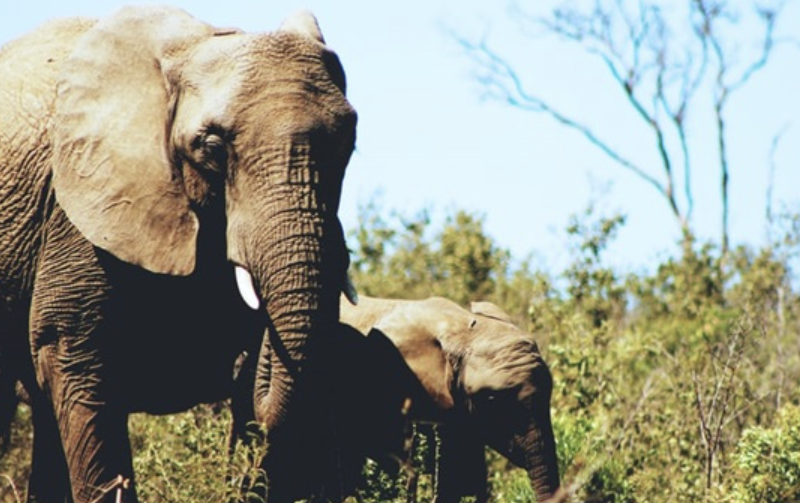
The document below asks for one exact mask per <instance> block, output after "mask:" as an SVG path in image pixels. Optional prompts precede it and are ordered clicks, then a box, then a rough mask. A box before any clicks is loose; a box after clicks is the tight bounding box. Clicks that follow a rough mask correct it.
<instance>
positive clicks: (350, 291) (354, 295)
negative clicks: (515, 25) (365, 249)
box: [342, 273, 358, 306]
mask: <svg viewBox="0 0 800 503" xmlns="http://www.w3.org/2000/svg"><path fill="white" fill-rule="evenodd" d="M342 292H344V296H345V298H347V302H349V303H350V304H352V305H354V306H356V305H358V292H357V291H356V287H355V286H354V285H353V281H352V280H351V279H350V275H349V274H347V273H344V287H343V288H342Z"/></svg>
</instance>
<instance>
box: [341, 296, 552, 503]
mask: <svg viewBox="0 0 800 503" xmlns="http://www.w3.org/2000/svg"><path fill="white" fill-rule="evenodd" d="M340 320H341V322H342V323H345V324H348V325H351V326H352V327H354V328H356V329H357V330H358V331H359V332H361V333H362V334H365V335H366V338H367V339H370V338H374V337H386V338H388V339H389V340H390V341H391V342H392V343H393V344H394V345H395V347H396V348H397V350H398V351H399V353H400V355H402V358H403V360H404V361H405V363H406V364H407V365H408V367H409V369H410V370H411V372H412V373H413V375H414V376H415V377H416V378H417V379H418V381H419V383H420V384H421V385H422V387H423V388H424V390H425V392H426V395H427V397H429V399H430V400H429V401H421V402H420V401H419V400H418V399H417V400H416V403H415V398H414V397H413V396H412V395H411V394H409V397H410V398H411V407H410V409H409V410H408V417H409V419H411V420H413V421H424V422H431V421H432V422H438V423H440V425H441V426H440V427H439V434H440V436H441V439H440V443H441V446H440V452H439V466H438V467H437V472H438V473H437V483H436V502H437V503H445V502H458V501H460V497H461V496H475V497H477V501H479V502H482V501H486V496H487V493H486V466H485V461H484V446H487V445H488V446H489V447H491V448H492V449H494V450H496V451H497V452H498V453H500V454H501V455H503V456H505V457H506V458H508V460H509V461H511V462H512V463H513V464H515V465H517V466H519V467H522V468H525V469H526V470H527V471H528V475H529V477H530V481H531V484H532V486H533V489H534V491H535V493H536V496H537V501H558V500H559V499H560V498H561V493H562V491H560V490H559V487H560V482H559V474H558V463H557V458H556V450H555V439H554V437H553V429H552V425H551V420H550V394H551V390H552V378H551V375H550V371H549V370H548V368H547V365H546V364H545V362H544V360H542V357H541V354H540V353H539V349H538V347H537V345H536V342H535V341H534V339H533V336H532V335H531V334H529V333H527V332H525V331H523V330H520V329H519V328H518V327H517V326H515V325H514V324H513V323H512V322H511V320H510V318H509V316H508V315H507V314H506V313H504V312H503V311H502V310H501V309H500V308H498V307H497V306H495V305H493V304H490V303H488V302H479V303H473V304H472V309H471V311H467V310H466V309H463V308H461V307H460V306H458V305H457V304H455V303H454V302H451V301H449V300H446V299H443V298H436V297H434V298H430V299H425V300H410V301H403V300H388V299H375V298H369V297H365V296H361V298H360V300H359V303H358V305H357V306H351V305H349V304H348V303H346V302H343V303H342V305H341V315H340ZM430 402H433V407H431V406H430Z"/></svg>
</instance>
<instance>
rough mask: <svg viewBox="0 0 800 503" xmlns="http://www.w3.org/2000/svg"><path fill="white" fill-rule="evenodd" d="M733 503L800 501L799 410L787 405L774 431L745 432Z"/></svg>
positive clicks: (734, 472)
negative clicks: (734, 502)
mask: <svg viewBox="0 0 800 503" xmlns="http://www.w3.org/2000/svg"><path fill="white" fill-rule="evenodd" d="M732 475H733V478H734V480H735V482H734V483H733V491H732V500H733V501H740V502H742V503H783V502H787V501H800V407H798V406H796V405H791V404H789V405H785V406H783V407H782V408H781V409H780V410H779V411H778V415H777V417H776V420H775V424H774V426H772V427H771V428H767V427H763V426H753V427H750V428H748V429H747V430H745V432H744V433H743V434H742V438H741V440H740V441H739V445H738V446H737V448H736V454H735V455H734V463H733V470H732Z"/></svg>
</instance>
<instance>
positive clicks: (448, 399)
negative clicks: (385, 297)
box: [374, 307, 455, 410]
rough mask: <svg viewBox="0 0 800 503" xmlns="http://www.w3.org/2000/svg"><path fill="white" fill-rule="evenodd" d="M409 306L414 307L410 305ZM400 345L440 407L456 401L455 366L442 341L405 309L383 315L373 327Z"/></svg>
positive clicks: (406, 358)
mask: <svg viewBox="0 0 800 503" xmlns="http://www.w3.org/2000/svg"><path fill="white" fill-rule="evenodd" d="M410 309H413V307H412V308H410ZM374 329H375V330H379V331H380V332H382V333H383V334H385V335H386V336H387V337H388V338H389V339H391V341H392V342H393V343H394V345H395V346H397V349H398V351H400V354H401V355H402V356H403V359H404V360H405V362H406V364H407V365H408V367H409V368H410V369H411V371H412V372H413V373H414V375H415V376H416V377H417V379H418V380H419V382H420V384H422V387H423V388H425V391H426V392H427V393H428V396H430V397H431V399H432V400H433V402H434V403H435V404H436V406H437V407H439V408H440V409H441V410H449V409H452V408H453V406H454V405H455V401H454V399H453V394H452V392H451V388H452V386H453V377H454V373H453V368H452V366H451V365H450V361H449V359H448V358H447V355H446V354H445V351H444V349H443V348H442V344H441V343H440V342H439V340H438V339H437V338H436V337H435V336H434V334H433V333H432V332H431V331H430V330H429V328H428V327H427V326H425V325H424V324H423V323H419V320H418V319H417V318H415V316H414V313H413V312H411V313H409V312H406V311H404V310H402V309H400V310H396V311H394V312H393V313H392V314H390V315H388V316H386V317H385V318H383V319H382V320H381V321H380V322H379V323H377V324H376V325H375V327H374Z"/></svg>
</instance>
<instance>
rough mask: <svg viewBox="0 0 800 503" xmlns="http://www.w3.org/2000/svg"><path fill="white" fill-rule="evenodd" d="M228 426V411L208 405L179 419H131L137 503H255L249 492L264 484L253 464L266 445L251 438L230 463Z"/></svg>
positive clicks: (257, 468) (143, 416) (152, 417)
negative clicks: (241, 502) (232, 501)
mask: <svg viewBox="0 0 800 503" xmlns="http://www.w3.org/2000/svg"><path fill="white" fill-rule="evenodd" d="M215 409H217V410H215ZM230 421H231V418H230V412H229V410H228V409H227V407H221V408H219V407H214V408H212V407H211V406H207V405H200V406H197V407H195V408H194V409H192V410H190V411H188V412H185V413H183V414H175V415H168V416H155V417H154V416H147V415H139V414H137V415H134V416H132V417H131V421H130V437H131V447H132V449H133V453H134V458H133V465H134V471H135V472H136V476H137V481H138V482H137V491H138V494H139V497H140V498H141V500H142V501H143V502H150V501H157V502H164V503H170V502H174V503H178V502H185V501H227V500H229V499H230V498H232V497H236V498H237V499H242V500H245V501H248V502H249V503H255V502H256V501H258V500H257V499H255V498H254V496H253V495H252V494H251V490H255V489H256V487H255V484H258V483H259V481H261V480H263V479H262V478H261V477H260V476H259V475H262V474H261V472H260V468H259V466H258V464H259V460H260V459H261V457H262V455H263V454H264V452H266V446H265V445H264V444H263V442H262V443H260V444H259V443H258V439H254V444H253V445H252V446H243V445H239V446H238V449H237V450H236V453H235V455H234V456H233V458H230V457H229V454H228V442H229V437H228V432H229V430H230Z"/></svg>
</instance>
